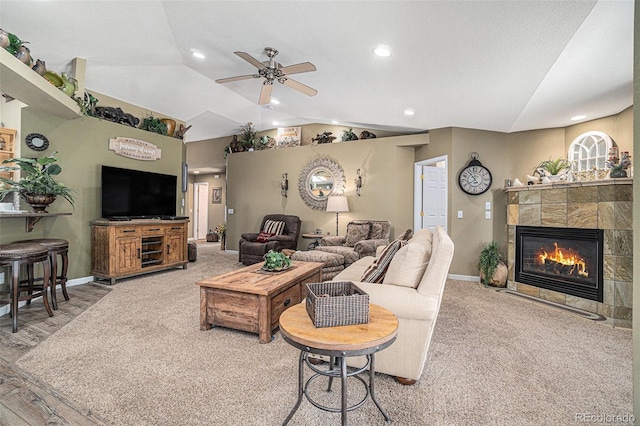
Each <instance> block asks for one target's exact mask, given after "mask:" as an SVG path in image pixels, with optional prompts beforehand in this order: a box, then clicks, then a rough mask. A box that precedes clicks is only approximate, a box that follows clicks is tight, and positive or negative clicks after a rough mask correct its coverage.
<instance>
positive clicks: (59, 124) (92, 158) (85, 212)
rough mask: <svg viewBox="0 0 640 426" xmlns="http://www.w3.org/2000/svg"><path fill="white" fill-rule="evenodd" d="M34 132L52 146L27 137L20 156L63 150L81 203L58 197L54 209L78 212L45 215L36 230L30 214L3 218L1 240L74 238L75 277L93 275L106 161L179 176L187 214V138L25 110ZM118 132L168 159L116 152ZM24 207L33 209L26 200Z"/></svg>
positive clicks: (25, 123) (65, 175)
mask: <svg viewBox="0 0 640 426" xmlns="http://www.w3.org/2000/svg"><path fill="white" fill-rule="evenodd" d="M29 133H41V134H43V135H45V136H46V137H47V138H48V139H49V149H48V150H46V151H43V152H42V153H39V152H35V151H31V150H30V149H29V148H27V147H26V145H24V137H23V138H21V139H22V141H21V146H20V150H21V151H20V152H21V154H20V155H21V156H23V157H27V156H29V157H39V156H41V155H48V154H51V153H53V152H54V151H57V152H58V154H57V157H58V164H60V166H61V167H62V173H61V174H60V175H59V180H60V181H62V182H64V183H65V184H67V185H68V186H69V187H71V188H73V189H74V190H75V194H76V206H75V208H74V209H73V208H72V207H71V205H69V204H68V203H67V202H66V201H64V200H56V201H55V203H54V204H53V205H52V206H51V207H50V208H49V209H48V210H49V211H50V212H72V215H71V216H57V217H50V218H43V219H41V220H40V222H38V223H37V224H36V225H35V228H34V230H33V231H32V232H30V233H27V232H26V231H25V219H7V218H5V219H1V220H0V226H1V228H0V229H1V232H0V243H3V244H4V243H9V242H12V241H16V240H21V239H30V238H64V239H66V240H68V241H69V256H70V257H69V258H70V262H69V278H70V279H73V278H80V277H87V276H90V275H91V233H90V227H89V224H90V222H91V221H92V220H95V219H97V218H99V217H100V166H101V165H103V164H104V165H108V166H114V167H122V168H128V169H137V170H144V171H152V172H156V173H165V174H172V175H176V176H178V191H177V197H178V198H177V200H178V202H177V208H178V210H177V212H178V214H181V210H180V206H181V200H182V192H181V189H180V187H181V184H180V183H181V174H182V161H183V159H184V158H185V151H186V149H185V146H184V144H183V143H182V141H181V140H179V139H175V138H169V137H166V136H161V135H157V134H155V133H151V132H147V131H143V130H139V129H135V128H132V127H129V126H124V125H121V124H116V123H112V122H109V121H103V120H99V119H97V118H93V117H82V118H77V119H75V120H61V119H59V118H56V117H51V116H48V115H43V114H34V113H31V112H29V111H28V110H23V112H22V129H21V134H22V135H23V136H25V135H28V134H29ZM118 136H122V137H130V138H134V139H139V140H143V141H146V142H150V143H152V144H154V145H156V146H157V147H158V148H160V149H161V150H162V158H161V159H160V160H157V161H140V160H133V159H129V158H125V157H121V156H119V155H116V154H115V153H114V152H113V151H110V150H109V149H108V145H109V138H114V137H118ZM21 208H22V209H23V210H27V209H29V207H28V206H27V205H24V204H23V205H22V207H21Z"/></svg>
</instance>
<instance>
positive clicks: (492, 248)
mask: <svg viewBox="0 0 640 426" xmlns="http://www.w3.org/2000/svg"><path fill="white" fill-rule="evenodd" d="M500 260H502V255H501V254H500V252H499V251H498V243H496V242H495V241H491V242H490V243H489V244H487V245H486V246H485V248H483V249H482V251H481V252H480V259H479V260H478V268H479V269H480V272H482V275H483V284H484V286H485V287H487V286H488V285H489V283H490V282H491V279H492V278H493V273H494V272H495V271H496V269H497V268H498V263H500Z"/></svg>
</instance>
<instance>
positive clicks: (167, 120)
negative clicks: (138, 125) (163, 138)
mask: <svg viewBox="0 0 640 426" xmlns="http://www.w3.org/2000/svg"><path fill="white" fill-rule="evenodd" d="M160 121H162V122H163V123H164V124H166V125H167V136H171V137H173V132H174V131H175V130H176V120H172V119H170V118H162V119H160Z"/></svg>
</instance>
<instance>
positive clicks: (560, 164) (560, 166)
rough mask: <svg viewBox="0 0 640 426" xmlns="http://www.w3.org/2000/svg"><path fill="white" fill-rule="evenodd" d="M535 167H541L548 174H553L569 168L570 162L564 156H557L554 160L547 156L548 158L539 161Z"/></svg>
mask: <svg viewBox="0 0 640 426" xmlns="http://www.w3.org/2000/svg"><path fill="white" fill-rule="evenodd" d="M537 168H540V169H543V170H545V171H546V172H547V173H549V174H550V175H553V176H555V175H557V174H558V173H560V172H561V171H563V170H568V169H571V162H569V161H567V160H565V159H564V158H558V159H556V160H552V159H551V158H549V159H548V160H545V161H543V162H542V163H540V164H539V165H538V167H537Z"/></svg>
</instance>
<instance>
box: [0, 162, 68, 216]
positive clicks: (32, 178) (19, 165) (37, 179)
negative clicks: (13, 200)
mask: <svg viewBox="0 0 640 426" xmlns="http://www.w3.org/2000/svg"><path fill="white" fill-rule="evenodd" d="M56 154H57V152H54V153H53V154H51V155H48V156H45V157H40V158H9V159H7V160H4V161H3V162H2V164H7V163H15V164H16V165H15V166H0V172H8V171H14V170H20V171H21V173H20V174H21V175H20V180H18V181H15V180H12V179H9V178H6V177H2V176H0V182H1V183H3V184H4V185H3V187H2V188H1V189H0V200H2V199H4V198H5V197H6V196H7V195H9V194H10V193H13V192H17V193H18V194H20V196H21V197H22V198H23V199H24V200H25V201H26V202H27V203H28V204H29V205H31V207H32V208H33V210H34V212H39V213H46V209H47V207H48V205H49V204H51V203H53V201H55V199H56V197H57V196H58V195H59V196H61V197H62V198H64V199H65V200H67V201H68V202H69V204H71V205H72V206H74V205H75V204H74V201H75V199H74V195H73V190H72V189H71V188H69V187H68V186H66V185H65V184H64V183H62V182H58V181H57V180H55V178H54V176H57V175H59V174H60V172H61V171H62V168H61V167H60V166H59V165H58V164H56V162H57V161H58V159H57V158H56V157H55V156H56Z"/></svg>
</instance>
